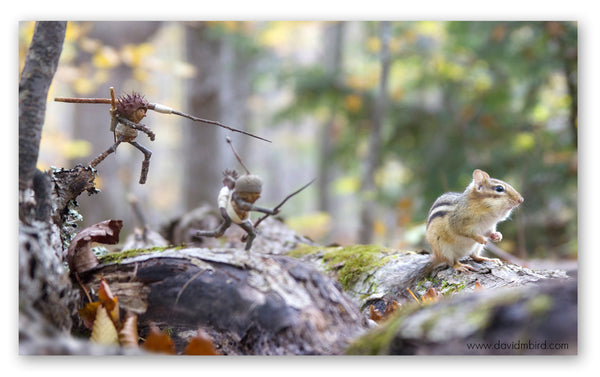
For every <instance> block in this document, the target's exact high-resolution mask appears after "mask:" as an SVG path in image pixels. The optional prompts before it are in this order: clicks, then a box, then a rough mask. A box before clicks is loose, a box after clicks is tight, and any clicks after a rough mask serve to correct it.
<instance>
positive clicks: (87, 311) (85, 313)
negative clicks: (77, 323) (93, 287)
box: [77, 301, 100, 330]
mask: <svg viewBox="0 0 600 377" xmlns="http://www.w3.org/2000/svg"><path fill="white" fill-rule="evenodd" d="M99 306H100V302H99V301H96V302H89V303H87V304H86V305H85V306H84V307H83V308H81V309H79V310H78V311H77V312H78V313H79V316H80V317H81V319H82V320H83V324H84V325H85V327H86V328H88V329H90V330H91V329H92V328H93V327H94V320H96V312H97V311H98V307H99Z"/></svg>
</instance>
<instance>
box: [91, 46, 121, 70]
mask: <svg viewBox="0 0 600 377" xmlns="http://www.w3.org/2000/svg"><path fill="white" fill-rule="evenodd" d="M92 63H93V64H94V66H96V67H98V68H113V67H116V66H117V65H119V64H120V63H121V58H120V57H119V53H118V52H117V51H116V50H115V49H114V48H112V47H110V46H102V47H100V49H99V50H98V51H96V53H95V54H94V56H92Z"/></svg>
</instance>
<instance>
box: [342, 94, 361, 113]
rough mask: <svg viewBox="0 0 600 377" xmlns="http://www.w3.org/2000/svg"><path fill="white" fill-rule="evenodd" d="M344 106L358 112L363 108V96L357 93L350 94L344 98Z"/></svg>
mask: <svg viewBox="0 0 600 377" xmlns="http://www.w3.org/2000/svg"><path fill="white" fill-rule="evenodd" d="M344 106H345V107H346V109H347V110H348V111H350V112H351V113H356V112H358V111H360V110H361V109H362V106H363V102H362V98H361V97H360V96H359V95H356V94H349V95H347V96H346V97H345V98H344Z"/></svg>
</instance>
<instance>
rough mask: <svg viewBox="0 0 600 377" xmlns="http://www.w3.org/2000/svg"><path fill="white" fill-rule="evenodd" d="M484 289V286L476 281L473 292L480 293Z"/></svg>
mask: <svg viewBox="0 0 600 377" xmlns="http://www.w3.org/2000/svg"><path fill="white" fill-rule="evenodd" d="M482 289H483V285H481V284H480V283H479V281H475V285H474V286H473V290H475V291H480V290H482Z"/></svg>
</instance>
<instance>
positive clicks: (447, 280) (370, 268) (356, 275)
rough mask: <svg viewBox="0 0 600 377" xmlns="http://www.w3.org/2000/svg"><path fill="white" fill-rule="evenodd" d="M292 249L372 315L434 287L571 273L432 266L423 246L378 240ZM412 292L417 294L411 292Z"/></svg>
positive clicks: (505, 266) (517, 282)
mask: <svg viewBox="0 0 600 377" xmlns="http://www.w3.org/2000/svg"><path fill="white" fill-rule="evenodd" d="M289 255H292V256H295V257H297V258H299V259H301V260H304V261H307V262H311V263H313V264H314V265H315V266H316V267H317V268H318V269H319V270H321V271H323V272H324V273H327V274H328V275H329V276H330V277H332V278H334V279H336V280H338V281H339V282H340V283H341V284H342V286H343V288H344V290H345V292H346V293H348V294H349V295H350V296H351V297H352V298H353V299H354V300H355V301H356V302H357V303H358V305H359V307H360V308H361V310H362V312H363V313H364V314H365V315H367V316H368V314H369V308H370V306H371V305H373V306H374V307H375V308H376V309H379V310H383V309H384V308H385V307H386V306H388V305H389V304H390V303H391V302H397V303H399V304H402V303H406V302H412V301H414V298H415V297H416V298H417V299H418V298H420V297H421V296H423V295H424V294H425V293H426V292H427V290H429V289H430V288H434V289H435V290H436V292H438V293H439V294H440V295H443V296H451V295H455V294H460V293H470V292H473V291H474V290H475V289H476V288H477V287H481V288H485V289H495V288H501V287H518V286H522V285H526V284H530V283H535V282H540V281H544V280H547V279H567V278H568V276H567V274H566V272H565V271H562V270H542V271H539V270H532V269H530V268H527V267H523V266H518V265H515V264H512V263H508V262H503V263H502V264H496V263H494V262H482V263H477V262H474V261H473V260H471V259H470V258H465V259H463V260H462V261H463V262H464V263H468V264H470V265H472V266H473V267H474V268H475V271H474V272H470V273H457V272H456V271H454V269H452V268H445V267H444V266H441V267H438V268H435V269H434V266H433V265H432V263H431V256H430V255H429V254H428V253H427V252H425V251H421V252H413V251H402V250H395V249H388V248H384V247H381V246H374V245H353V246H348V247H321V246H302V247H299V248H297V249H296V250H293V251H291V252H290V253H289ZM413 295H414V296H415V297H413Z"/></svg>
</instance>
